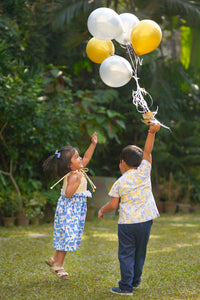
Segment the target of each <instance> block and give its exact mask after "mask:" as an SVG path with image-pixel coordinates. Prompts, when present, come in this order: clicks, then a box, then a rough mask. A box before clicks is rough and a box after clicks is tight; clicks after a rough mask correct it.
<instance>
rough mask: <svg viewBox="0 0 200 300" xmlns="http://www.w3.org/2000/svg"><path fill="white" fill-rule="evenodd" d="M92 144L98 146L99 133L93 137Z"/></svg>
mask: <svg viewBox="0 0 200 300" xmlns="http://www.w3.org/2000/svg"><path fill="white" fill-rule="evenodd" d="M92 144H93V145H96V144H97V133H96V132H94V133H93V135H92Z"/></svg>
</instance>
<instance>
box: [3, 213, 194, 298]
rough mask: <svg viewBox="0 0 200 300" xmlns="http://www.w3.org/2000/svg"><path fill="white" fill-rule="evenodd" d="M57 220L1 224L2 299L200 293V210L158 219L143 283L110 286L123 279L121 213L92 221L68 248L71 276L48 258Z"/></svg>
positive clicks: (152, 232) (67, 257) (155, 222)
mask: <svg viewBox="0 0 200 300" xmlns="http://www.w3.org/2000/svg"><path fill="white" fill-rule="evenodd" d="M52 231H53V224H44V225H40V226H33V225H31V226H28V227H24V228H23V227H14V228H9V229H8V228H5V227H0V299H9V300H12V299H48V300H50V299H67V300H73V299H77V300H79V299H80V300H82V299H91V300H95V299H100V300H104V299H106V300H107V299H119V298H120V297H121V298H123V299H131V298H134V299H140V300H150V299H183V300H185V299H195V300H196V299H200V276H199V275H200V273H199V272H200V251H199V249H200V214H199V213H194V214H183V215H179V214H177V215H171V216H170V215H165V214H163V215H161V217H160V218H158V219H157V220H155V221H154V225H153V227H152V231H151V237H150V241H149V245H148V252H147V258H146V262H145V266H144V271H143V277H142V282H141V285H140V288H139V289H138V290H137V291H136V292H134V296H119V295H115V294H112V293H111V292H110V289H111V287H113V286H117V285H118V284H117V283H118V280H119V279H120V271H119V263H118V257H117V251H118V241H117V218H116V217H115V218H114V219H110V218H105V219H103V220H98V219H95V220H94V221H90V222H89V221H87V222H86V225H85V230H84V236H83V239H82V243H81V248H80V250H78V251H77V252H71V253H68V254H67V256H66V259H65V264H64V266H65V268H66V270H67V271H68V272H69V274H70V280H60V279H58V278H57V277H56V276H55V275H54V274H52V273H51V272H50V271H49V268H48V266H47V265H46V264H45V263H44V260H45V259H46V258H49V257H50V256H52V255H53V253H54V250H53V248H52Z"/></svg>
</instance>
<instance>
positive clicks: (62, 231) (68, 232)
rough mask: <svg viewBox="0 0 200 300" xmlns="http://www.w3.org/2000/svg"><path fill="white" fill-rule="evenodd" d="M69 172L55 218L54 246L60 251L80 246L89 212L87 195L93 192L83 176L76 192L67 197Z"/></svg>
mask: <svg viewBox="0 0 200 300" xmlns="http://www.w3.org/2000/svg"><path fill="white" fill-rule="evenodd" d="M69 174H70V173H68V174H67V175H66V177H65V179H64V182H63V187H62V189H61V195H60V198H59V199H58V203H57V208H56V212H55V219H54V233H53V247H54V249H56V250H59V251H76V250H77V249H79V248H80V244H81V237H82V235H83V229H84V225H85V217H86V213H87V197H91V193H90V192H89V191H87V180H86V178H85V176H82V179H81V183H80V185H79V187H78V189H77V190H76V193H75V194H74V195H73V196H72V197H70V198H67V197H66V195H65V190H66V187H67V177H68V175H69Z"/></svg>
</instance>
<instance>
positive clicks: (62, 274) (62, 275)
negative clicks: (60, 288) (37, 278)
mask: <svg viewBox="0 0 200 300" xmlns="http://www.w3.org/2000/svg"><path fill="white" fill-rule="evenodd" d="M50 270H51V272H52V273H54V274H55V275H56V276H58V277H59V278H60V279H69V274H68V273H67V272H65V269H64V268H63V267H58V266H53V267H51V268H50Z"/></svg>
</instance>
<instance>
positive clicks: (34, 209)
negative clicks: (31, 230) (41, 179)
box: [25, 191, 47, 219]
mask: <svg viewBox="0 0 200 300" xmlns="http://www.w3.org/2000/svg"><path fill="white" fill-rule="evenodd" d="M46 202H47V201H46V197H45V195H43V194H42V193H40V192H38V191H36V192H34V193H33V194H32V197H31V199H29V200H27V203H26V204H25V205H26V212H27V215H28V217H29V218H30V219H33V218H35V217H40V218H42V217H43V216H44V213H43V208H44V206H45V204H46Z"/></svg>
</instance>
